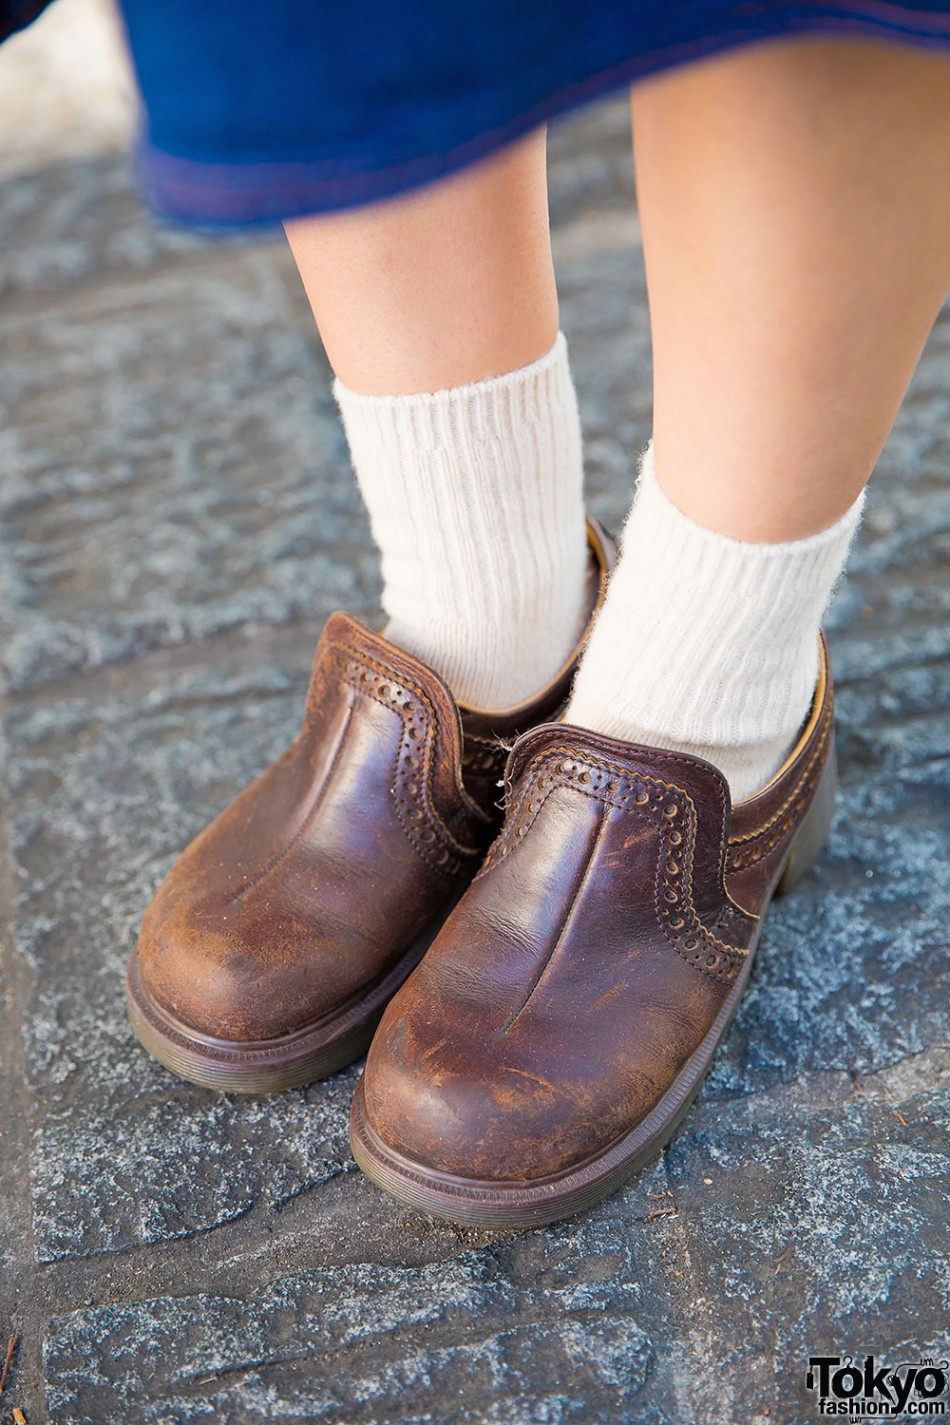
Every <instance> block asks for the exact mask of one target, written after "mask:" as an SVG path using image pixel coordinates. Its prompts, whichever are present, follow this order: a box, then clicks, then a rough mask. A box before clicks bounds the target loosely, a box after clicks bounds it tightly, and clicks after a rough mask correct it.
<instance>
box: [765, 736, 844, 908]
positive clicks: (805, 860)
mask: <svg viewBox="0 0 950 1425" xmlns="http://www.w3.org/2000/svg"><path fill="white" fill-rule="evenodd" d="M837 797H838V759H837V757H836V755H835V748H834V743H832V745H831V750H830V752H829V754H828V761H827V762H826V763H825V768H824V771H823V772H822V774H821V779H820V781H819V783H818V786H817V788H816V789H815V795H814V797H813V798H812V803H811V806H810V807H809V808H808V811H807V812H806V813H805V817H804V820H803V821H802V824H801V826H800V827H799V828H798V830H797V831H796V833H795V835H794V837H793V838H792V844H791V845H790V846H789V848H788V854H787V856H786V857H785V864H784V865H783V866H782V870H781V873H780V875H779V878H778V884H777V885H776V887H775V894H776V895H777V896H786V895H788V893H789V891H793V890H794V889H795V887H796V886H797V885H798V883H799V881H800V880H801V879H802V877H803V876H804V875H805V872H806V871H807V870H808V869H809V868H810V866H811V865H812V863H813V862H814V861H815V859H816V857H817V856H818V853H819V852H820V851H821V848H822V847H823V846H824V844H825V840H826V838H827V836H828V832H829V830H830V828H831V823H832V822H833V821H834V816H835V802H836V801H837Z"/></svg>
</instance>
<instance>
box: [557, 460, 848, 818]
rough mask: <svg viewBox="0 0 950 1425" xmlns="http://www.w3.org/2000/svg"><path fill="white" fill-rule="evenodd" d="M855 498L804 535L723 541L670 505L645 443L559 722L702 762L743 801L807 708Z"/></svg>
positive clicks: (771, 767)
mask: <svg viewBox="0 0 950 1425" xmlns="http://www.w3.org/2000/svg"><path fill="white" fill-rule="evenodd" d="M863 502H864V496H863V494H862V495H861V496H860V497H859V498H858V500H857V501H856V502H855V503H854V505H852V507H851V509H850V510H848V511H847V513H846V514H844V515H843V516H842V518H841V519H840V520H838V521H837V523H836V524H833V525H831V527H830V528H828V529H825V530H822V531H821V532H820V533H819V534H815V535H810V536H809V537H808V538H807V539H797V540H793V541H791V542H789V543H787V544H751V543H746V542H744V541H742V540H738V539H730V538H729V537H727V536H726V535H723V534H717V533H716V532H714V531H713V530H709V529H706V528H704V527H703V526H701V525H698V524H696V523H695V522H694V521H693V520H691V519H689V518H688V517H687V516H686V515H684V514H682V513H681V511H680V510H678V509H677V508H676V506H675V505H674V504H673V503H672V502H671V501H670V500H669V499H668V498H667V496H666V495H665V494H664V493H663V491H662V489H661V488H660V486H659V484H658V482H657V478H656V472H655V470H654V465H653V451H652V446H651V447H650V448H649V449H648V450H647V452H646V454H645V455H644V457H643V461H642V464H641V469H640V479H639V482H638V485H637V492H636V497H635V499H634V502H633V508H632V509H631V512H630V515H629V518H628V520H627V523H626V527H625V529H624V533H623V541H622V547H621V557H620V560H619V563H618V565H617V568H616V570H615V571H614V574H613V576H612V578H611V581H610V584H609V586H608V590H607V598H606V600H605V603H604V606H603V608H602V609H601V612H600V617H599V618H598V621H597V625H596V627H595V629H594V632H593V634H592V635H591V638H590V641H589V643H588V646H587V649H586V652H585V654H584V657H583V660H582V662H581V666H580V670H579V672H578V675H577V680H576V682H575V686H574V692H573V696H572V699H571V703H570V706H569V707H568V710H567V713H566V717H565V720H566V721H567V722H570V723H575V724H578V725H580V726H581V727H589V728H591V729H593V730H594V731H596V732H602V733H605V734H607V735H608V736H610V737H619V738H622V739H624V740H625V741H628V742H639V743H645V744H646V745H648V746H652V747H664V748H667V749H669V750H671V751H674V752H691V753H693V754H695V755H696V756H699V757H704V758H705V759H706V760H707V761H708V762H712V763H713V764H714V765H715V766H716V767H718V768H719V769H720V771H721V772H723V773H724V774H725V777H726V780H727V781H728V783H729V787H730V790H731V793H732V798H733V801H742V800H743V799H744V798H746V797H749V796H752V795H753V794H754V793H755V792H756V791H758V790H759V789H760V788H761V787H763V786H764V785H765V783H766V782H767V781H768V780H769V778H770V777H771V776H772V774H773V772H775V771H777V770H778V768H779V767H780V766H781V764H782V761H783V760H784V758H785V756H786V755H787V753H788V751H789V750H790V748H791V746H792V743H793V742H794V739H795V737H796V734H797V733H798V731H799V729H800V727H801V724H802V722H803V721H804V719H805V717H806V715H807V713H808V710H809V707H810V705H811V701H812V697H813V695H814V691H815V683H816V680H817V676H818V630H819V625H820V623H821V619H822V616H823V615H824V612H825V608H826V606H827V604H828V600H829V598H830V597H831V591H832V588H833V587H834V583H835V580H836V579H837V578H838V575H839V574H840V573H841V570H842V568H843V567H844V562H845V559H846V557H847V553H848V546H849V544H850V541H851V537H852V535H853V533H854V531H855V529H856V527H857V524H858V520H859V518H860V514H861V508H862V505H863Z"/></svg>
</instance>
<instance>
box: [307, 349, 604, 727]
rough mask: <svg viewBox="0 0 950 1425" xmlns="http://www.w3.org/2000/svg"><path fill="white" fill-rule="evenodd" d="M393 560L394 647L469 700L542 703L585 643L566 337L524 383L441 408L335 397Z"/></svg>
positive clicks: (345, 394)
mask: <svg viewBox="0 0 950 1425" xmlns="http://www.w3.org/2000/svg"><path fill="white" fill-rule="evenodd" d="M334 392H335V394H336V398H337V401H338V402H339V405H340V410H341V412H342V415H343V423H344V426H345V427H346V434H347V438H348V440H349V443H350V454H351V456H352V459H353V465H354V467H355V470H356V477H357V480H358V481H359V486H360V489H361V491H362V492H363V498H364V500H365V501H366V505H367V508H368V509H369V517H370V525H371V528H372V531H373V537H374V538H375V540H376V542H377V544H378V545H379V547H380V550H381V553H382V570H383V608H384V609H385V611H386V613H387V614H388V616H389V622H388V624H387V626H386V636H387V638H390V639H391V640H392V642H394V643H396V644H398V645H399V646H400V647H401V648H404V649H405V650H406V651H407V652H409V653H412V654H414V655H415V656H416V657H417V658H422V659H424V660H425V661H426V662H427V663H429V664H431V666H432V667H434V668H435V669H436V670H437V671H438V672H439V673H441V675H442V676H443V677H444V678H445V680H446V682H447V683H448V685H449V687H450V688H451V689H452V691H453V692H454V694H455V696H456V697H457V698H459V700H460V701H462V702H465V703H468V704H472V705H475V706H479V707H489V708H505V707H510V706H512V705H513V704H515V703H518V702H521V701H522V700H523V699H525V698H529V697H531V696H532V695H533V694H534V693H536V692H538V691H539V690H540V689H541V688H542V687H543V686H544V684H545V683H547V682H548V681H549V679H550V678H551V677H552V676H553V675H554V674H555V673H556V672H557V670H558V669H559V668H560V666H561V664H562V663H563V662H564V661H565V660H566V659H567V658H568V656H569V655H570V652H571V650H572V648H573V646H574V644H575V642H576V640H577V638H578V637H579V636H580V634H581V632H582V631H583V623H584V615H585V612H586V610H585V608H584V600H585V594H584V589H585V573H586V568H587V544H586V533H585V523H584V504H583V494H582V488H581V487H582V470H581V434H580V423H579V420H578V414H577V401H576V398H575V395H574V386H573V383H572V381H571V374H570V369H569V367H568V360H567V343H566V342H565V340H564V337H563V335H559V336H558V338H557V341H556V342H555V344H554V346H553V347H552V349H551V350H550V351H549V352H548V354H547V355H546V356H543V357H541V359H540V360H539V361H535V362H533V363H532V364H531V365H530V366H525V367H523V368H522V369H521V370H520V371H512V372H510V373H509V374H507V375H505V376H497V377H494V378H492V379H491V380H488V381H477V382H473V383H472V384H471V385H467V386H459V387H456V388H454V389H452V390H446V391H437V392H435V394H434V395H419V396H361V395H357V394H356V393H355V392H353V391H350V390H348V389H347V388H346V387H345V386H343V385H342V384H341V382H339V381H337V382H336V384H335V386H334Z"/></svg>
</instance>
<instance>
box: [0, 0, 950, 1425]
mask: <svg viewBox="0 0 950 1425" xmlns="http://www.w3.org/2000/svg"><path fill="white" fill-rule="evenodd" d="M43 23H44V24H46V23H47V22H46V21H44V22H43ZM3 63H6V60H5V59H4V60H3ZM4 72H6V73H8V74H9V72H10V71H9V69H7V70H6V71H0V79H2V77H3V73H4ZM0 87H2V86H0ZM9 108H10V106H9V105H8V106H7V109H5V110H0V116H2V118H3V122H4V124H6V123H8V122H9V119H10V115H9ZM118 127H119V128H121V124H119V126H118ZM105 128H106V130H107V131H108V132H107V133H106V141H104V142H103V141H102V130H98V131H97V132H96V135H95V142H92V141H90V143H89V144H87V145H86V147H85V149H84V150H83V152H82V153H80V154H78V155H77V154H76V153H75V152H70V153H69V154H67V156H66V157H63V156H62V153H57V152H53V151H52V150H51V149H49V147H48V146H47V147H46V148H42V149H36V150H24V152H25V153H26V157H25V158H23V159H22V161H21V162H19V164H17V165H14V170H15V171H7V172H6V176H5V178H4V179H3V181H2V182H0V253H2V267H0V372H2V375H0V633H2V644H0V646H2V662H3V666H4V669H5V678H6V699H5V704H4V709H3V739H4V741H3V760H4V774H3V775H4V787H3V820H2V827H3V842H4V854H3V857H2V878H3V887H4V890H5V895H4V897H3V903H2V915H3V924H2V955H0V1091H2V1100H0V1101H2V1106H3V1121H2V1137H0V1180H2V1183H0V1190H2V1200H3V1205H4V1206H3V1213H2V1219H0V1353H2V1349H3V1346H4V1345H5V1341H6V1338H7V1336H8V1335H9V1334H10V1333H11V1332H16V1333H17V1334H19V1336H20V1342H19V1345H18V1348H17V1351H16V1354H15V1357H14V1362H13V1372H12V1380H11V1385H10V1386H9V1387H8V1389H7V1391H6V1392H5V1393H4V1395H3V1397H2V1399H0V1416H2V1412H3V1411H4V1410H5V1411H6V1412H7V1415H5V1416H3V1417H2V1418H3V1419H4V1420H6V1419H9V1418H10V1416H9V1412H10V1411H11V1410H12V1408H13V1406H19V1407H20V1408H21V1409H23V1410H24V1411H25V1414H26V1418H27V1420H28V1421H29V1422H30V1425H38V1422H42V1421H51V1422H55V1425H75V1422H94V1425H171V1422H182V1425H184V1422H189V1425H190V1422H235V1425H239V1423H240V1425H245V1422H246V1425H257V1422H262V1421H281V1422H283V1421H288V1422H290V1421H298V1420H299V1421H315V1422H316V1421H319V1422H327V1425H344V1422H345V1425H383V1422H387V1425H388V1423H389V1422H406V1425H410V1422H419V1425H421V1422H432V1425H450V1422H451V1425H476V1422H477V1425H489V1422H498V1425H529V1422H531V1423H532V1425H535V1422H537V1425H541V1422H549V1423H550V1425H559V1422H575V1421H576V1422H584V1425H587V1422H594V1421H596V1422H636V1425H661V1422H662V1425H667V1422H669V1425H732V1422H739V1421H742V1422H745V1423H746V1425H798V1422H804V1421H806V1420H811V1419H815V1418H817V1415H816V1412H815V1408H814V1405H813V1404H812V1403H811V1400H810V1398H809V1397H808V1394H807V1391H806V1388H805V1380H804V1377H805V1369H806V1366H807V1357H808V1355H809V1353H810V1352H812V1353H828V1352H834V1351H836V1350H846V1351H849V1352H852V1353H854V1354H855V1355H858V1356H860V1355H862V1354H864V1353H867V1352H870V1351H874V1352H876V1353H877V1354H878V1356H879V1357H881V1356H883V1357H885V1358H886V1359H889V1360H891V1361H892V1362H894V1363H896V1362H897V1361H902V1360H909V1359H914V1360H916V1359H917V1358H918V1353H920V1352H922V1353H923V1354H924V1355H927V1356H933V1357H937V1356H938V1355H940V1354H941V1353H942V1354H943V1355H944V1356H945V1355H946V1354H947V1350H948V1345H950V1342H948V1337H947V1322H948V1310H947V1307H948V1292H950V1270H948V1257H947V1242H946V1229H947V1217H948V1213H947V1187H948V1148H947V1128H948V1117H950V1096H948V1092H947V1086H948V1074H950V1049H948V1047H947V1046H950V1012H948V988H950V946H948V938H950V931H948V925H950V915H948V911H950V874H948V864H950V815H948V811H950V794H948V793H950V737H948V709H950V618H948V615H950V580H948V578H947V575H948V572H950V484H948V480H947V471H948V468H950V426H948V418H950V314H948V315H945V317H944V319H943V320H942V321H941V323H940V324H939V326H938V328H937V331H936V332H935V334H934V337H933V339H932V341H931V343H930V346H929V348H928V351H927V353H926V356H925V359H924V361H923V364H922V366H921V369H920V371H919V374H918V376H917V378H916V381H915V383H914V386H913V389H912V392H911V395H910V397H909V399H908V402H907V405H906V407H905V410H904V412H903V414H902V416H901V418H900V421H899V423H898V427H897V430H896V431H895V433H894V435H893V438H892V440H891V442H890V444H889V446H888V449H887V452H886V455H885V457H884V459H883V461H882V463H881V468H880V472H879V475H878V477H877V479H876V482H875V485H874V488H873V491H872V494H871V497H870V504H869V510H868V515H867V519H866V523H865V526H864V530H863V533H862V536H861V539H860V543H859V546H858V548H857V550H856V553H855V555H854V558H853V562H852V565H851V571H850V575H849V577H848V579H847V581H846V583H845V584H844V586H843V587H842V588H841V590H840V592H839V594H838V595H837V597H836V600H835V604H834V608H833V612H832V616H831V619H830V631H831V641H832V650H833V658H834V662H835V665H836V669H837V675H838V685H839V689H840V699H839V707H840V714H839V727H840V741H841V758H842V774H843V787H842V797H841V812H840V816H839V818H838V821H837V823H836V826H835V829H834V832H833V834H832V837H831V841H830V845H829V847H828V850H827V853H826V854H825V855H824V857H823V858H822V860H821V862H820V864H819V865H818V866H817V868H816V869H815V870H814V871H813V872H812V873H811V874H810V875H809V876H808V877H807V879H806V881H805V882H804V884H803V885H802V886H801V888H800V890H799V891H798V893H797V894H796V895H795V896H794V897H792V898H790V899H789V900H787V901H785V902H782V903H780V904H778V905H776V906H775V908H774V910H773V911H772V913H771V914H770V918H769V923H768V929H767V932H766V934H765V937H764V941H763V944H762V947H761V950H760V956H759V963H758V966H757V970H756V973H755V976H754V980H753V986H752V989H751V991H750V993H749V995H748V997H747V1000H746V1002H745V1004H744V1006H743V1008H742V1011H741V1013H740V1015H739V1018H738V1020H737V1021H736V1024H735V1026H734V1028H733V1030H732V1032H731V1033H730V1035H729V1038H728V1041H727V1043H726V1045H725V1047H724V1049H723V1051H722V1052H721V1054H720V1055H719V1058H718V1060H717V1062H716V1065H715V1068H714V1071H713V1073H712V1075H711V1077H710V1079H709V1081H708V1083H707V1086H706V1088H705V1090H704V1092H703V1094H702V1096H701V1098H700V1100H699V1101H698V1103H697V1105H696V1107H695V1109H694V1110H693V1112H692V1113H691V1115H690V1117H689V1119H688V1120H687V1122H686V1125H685V1127H684V1129H683V1131H682V1132H681V1133H680V1135H679V1137H678V1138H677V1140H676V1141H675V1142H674V1143H673V1145H672V1146H671V1147H670V1148H669V1149H668V1150H667V1151H666V1152H665V1153H664V1155H663V1157H662V1159H661V1160H660V1161H659V1162H657V1163H656V1164H655V1165H654V1166H653V1167H652V1168H650V1169H649V1170H647V1171H646V1172H645V1173H644V1174H643V1175H642V1176H641V1177H640V1178H638V1179H637V1180H636V1181H635V1182H633V1183H632V1184H631V1185H630V1187H629V1188H628V1189H627V1190H626V1191H625V1192H623V1193H621V1194H620V1195H618V1196H616V1197H613V1198H611V1199H610V1200H609V1201H607V1202H605V1203H603V1204H602V1205H601V1206H600V1207H598V1208H597V1209H595V1210H594V1211H593V1212H591V1213H589V1214H587V1215H586V1216H582V1217H579V1218H577V1219H576V1220H574V1221H571V1222H568V1223H566V1224H564V1225H562V1226H557V1227H552V1228H549V1229H545V1230H539V1231H532V1232H525V1233H520V1234H494V1235H493V1234H486V1233H479V1232H463V1231H459V1230H456V1229H454V1228H451V1227H449V1226H446V1225H444V1224H440V1223H438V1222H436V1221H430V1220H427V1219H424V1218H420V1217H416V1216H412V1215H410V1214H408V1213H407V1212H406V1211H405V1210H404V1209H401V1208H399V1207H397V1206H396V1205H394V1204H393V1203H392V1202H390V1201H388V1200H387V1199H385V1198H384V1197H383V1196H381V1194H380V1193H378V1192H377V1190H376V1189H375V1188H374V1187H373V1186H372V1185H371V1184H370V1183H369V1182H368V1181H367V1180H366V1179H365V1178H363V1177H362V1176H361V1174H360V1173H359V1172H358V1171H357V1170H356V1169H355V1167H354V1165H353V1163H352V1161H351V1159H350V1156H349V1153H348V1150H347V1141H346V1121H347V1110H348V1104H349V1098H350V1094H351V1091H352V1088H353V1084H354V1082H355V1079H356V1075H357V1072H358V1066H356V1067H354V1068H353V1069H352V1070H349V1071H347V1072H344V1073H342V1074H339V1075H337V1076H336V1077H335V1078H333V1079H331V1080H330V1081H329V1082H327V1083H324V1084H317V1085H315V1086H313V1087H311V1088H308V1089H305V1090H300V1091H297V1092H291V1093H285V1094H282V1095H279V1096H277V1097H275V1098H273V1099H268V1100H263V1099H240V1098H237V1097H234V1096H230V1095H226V1094H215V1093H211V1092H206V1091H203V1090H201V1089H198V1088H193V1087H189V1086H187V1085H184V1084H182V1083H179V1082H177V1081H176V1080H175V1079H173V1078H172V1077H171V1076H170V1075H169V1074H167V1073H166V1072H165V1071H164V1070H162V1069H161V1068H159V1067H158V1066H157V1065H155V1064H153V1063H152V1062H151V1061H150V1060H149V1059H148V1058H146V1056H145V1055H144V1054H143V1052H142V1051H141V1050H140V1049H139V1048H138V1046H137V1044H136V1043H135V1041H134V1040H133V1038H132V1035H131V1032H130V1030H129V1029H128V1027H127V1024H126V1021H125V1015H124V1011H123V1004H122V987H121V975H122V970H123V966H124V963H125V960H126V957H127V954H128V952H129V949H130V947H131V945H132V943H133V940H134V936H135V932H136V926H137V922H138V919H139V917H140V914H141V911H142V908H143V906H144V904H145V902H146V901H147V899H148V896H149V895H150V893H151V891H152V889H153V888H154V886H155V885H156V884H157V882H158V880H159V879H160V877H161V876H162V874H163V873H164V871H165V870H166V868H167V867H168V865H169V864H170V862H171V860H172V859H173V857H174V856H175V854H176V852H177V851H178V850H179V849H180V848H181V847H182V846H183V845H184V844H185V843H186V841H187V840H188V839H189V838H190V837H191V836H192V835H193V834H194V833H195V832H197V831H198V830H199V829H200V828H201V827H202V826H203V825H204V824H205V823H206V822H207V821H208V819H209V818H210V817H211V815H212V814H213V813H215V812H216V811H217V810H218V809H219V808H220V807H221V806H223V805H224V803H225V802H226V801H227V800H228V799H229V798H230V797H231V796H232V795H233V794H234V793H235V792H237V791H238V790H239V789H240V788H241V787H242V786H243V785H244V784H245V783H246V782H247V781H248V780H249V779H250V778H251V777H252V776H253V775H254V774H255V773H256V772H257V771H258V770H259V769H261V768H262V767H263V766H264V765H265V763H266V762H267V761H268V760H269V759H270V758H271V757H272V756H273V755H274V754H275V753H277V752H278V750H279V749H281V748H282V747H283V746H284V744H285V743H286V742H287V741H288V740H289V739H290V737H291V736H292V735H293V734H294V732H295V731H296V728H297V725H298V720H299V718H300V716H301V710H302V704H303V695H304V689H305V684H306V678H307V673H308V666H309V660H310V656H311V654H312V650H313V645H314V643H315V640H316V636H317V634H318V631H319V628H320V625H321V623H322V621H323V619H324V618H325V616H326V615H327V614H328V613H329V612H330V610H332V609H334V608H336V607H338V606H343V607H346V608H348V609H350V610H351V611H353V612H354V613H355V614H356V615H357V616H360V617H363V618H366V619H373V618H375V617H376V616H377V599H378V583H377V569H376V561H375V558H374V554H373V550H372V546H371V544H370V540H369V536H368V531H367V525H366V520H365V518H364V514H363V510H362V508H361V506H360V503H359V501H358V497H357V494H356V492H355V488H354V485H353V482H352V480H351V478H350V476H349V474H348V472H347V464H346V458H345V452H344V446H343V442H342V438H341V433H340V430H339V427H338V424H337V420H336V418H335V414H334V408H333V403H332V400H331V396H330V390H329V373H328V368H327V364H326V360H325V358H324V356H323V353H322V351H321V349H320V347H319V344H318V342H317V339H316V337H315V334H314V331H313V328H312V324H311V322H310V319H309V316H308V313H307V310H306V304H305V302H304V300H303V298H302V294H301V292H300V290H299V287H298V283H297V279H296V276H295V274H294V271H293V269H292V266H291V264H290V262H289V260H288V257H287V253H286V251H285V250H284V248H283V246H282V245H281V244H280V243H279V242H275V241H261V240H254V241H251V242H248V241H240V242H237V241H228V242H218V243H215V244H208V243H205V242H202V241H200V240H198V239H196V238H194V237H192V236H183V235H181V234H177V233H169V232H167V231H164V230H162V229H160V228H158V227H157V226H155V225H154V224H153V223H152V221H151V219H150V218H149V217H148V216H147V215H146V214H144V213H143V211H142V210H141V209H140V207H139V204H138V201H137V198H136V196H135V190H134V186H133V183H132V180H131V177H130V172H129V166H128V162H127V160H126V159H125V158H124V157H123V156H122V154H121V153H120V152H118V151H117V150H116V146H115V142H114V141H113V140H114V132H113V130H111V129H109V127H108V125H106V126H105ZM552 186H553V210H554V218H555V225H556V242H557V259H558V268H559V275H560V282H561V288H562V293H563V303H564V311H563V316H564V325H565V327H566V330H567V332H568V336H569V339H570V342H571V351H572V358H573V363H574V367H575V371H576V376H577V381H578V385H579V389H580V397H581V404H582V411H583V418H584V424H585V428H586V432H587V441H588V444H587V450H588V464H589V489H590V505H591V508H592V509H593V511H594V512H595V514H597V515H598V516H600V517H601V518H602V519H604V520H606V521H608V522H609V523H611V524H613V525H615V526H616V524H617V522H618V521H619V519H620V517H621V515H622V512H623V510H624V508H625V505H626V503H627V500H628V496H629V490H630V484H631V471H632V466H633V460H634V456H635V453H636V452H637V450H638V449H639V448H640V447H641V446H642V444H643V442H644V441H645V439H646V436H647V433H648V428H649V393H650V370H649V346H648V332H647V314H646V303H645V296H644V283H643V272H642V265H641V260H640V254H639V248H638V236H637V228H636V223H635V219H634V218H633V217H632V216H631V214H632V204H631V198H632V178H631V174H630V160H629V155H628V152H627V136H626V118H625V113H624V107H623V105H622V104H620V103H617V104H613V105H608V106H606V107H601V108H599V109H597V110H595V111H592V112H590V113H588V114H586V115H584V116H583V117H581V118H580V119H577V120H575V121H573V122H572V123H571V124H570V125H569V126H567V127H564V128H562V129H560V130H558V132H557V133H556V135H555V136H554V141H553V152H552Z"/></svg>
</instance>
